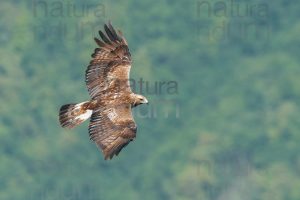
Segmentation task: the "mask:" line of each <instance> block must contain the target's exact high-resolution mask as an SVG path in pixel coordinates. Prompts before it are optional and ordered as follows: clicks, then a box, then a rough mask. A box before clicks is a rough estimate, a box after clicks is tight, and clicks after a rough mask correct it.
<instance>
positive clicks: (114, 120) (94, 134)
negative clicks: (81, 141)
mask: <svg viewBox="0 0 300 200" xmlns="http://www.w3.org/2000/svg"><path fill="white" fill-rule="evenodd" d="M136 131H137V127H136V124H135V122H134V120H133V117H132V114H131V105H130V104H127V103H123V104H119V105H116V106H110V107H109V105H108V106H107V107H106V108H102V109H98V110H95V111H94V112H93V114H92V117H91V122H90V125H89V134H90V139H91V140H93V141H94V142H95V143H96V144H97V146H98V147H99V148H100V149H101V150H102V152H103V154H104V158H105V160H106V159H111V158H112V157H113V156H114V155H118V154H119V153H120V151H121V150H122V149H123V148H124V147H125V146H127V145H128V144H129V142H130V141H132V140H133V139H134V138H135V137H136Z"/></svg>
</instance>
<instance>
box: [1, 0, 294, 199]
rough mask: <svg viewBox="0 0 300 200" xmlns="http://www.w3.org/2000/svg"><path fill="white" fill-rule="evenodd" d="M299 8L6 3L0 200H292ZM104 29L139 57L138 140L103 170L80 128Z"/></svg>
mask: <svg viewBox="0 0 300 200" xmlns="http://www.w3.org/2000/svg"><path fill="white" fill-rule="evenodd" d="M299 10H300V3H299V2H298V1H284V0H273V1H272V2H271V1H259V0H254V1H245V0H243V1H242V0H241V1H237V0H232V1H231V0H228V1H217V0H211V1H202V0H189V1H179V0H172V1H171V0H162V1H156V2H154V1H150V0H145V1H140V0H126V1H121V0H114V1H109V0H105V1H103V0H87V1H79V0H74V1H63V0H51V1H46V0H28V1H20V0H11V1H9V0H4V1H1V2H0V199H1V200H2V199H3V200H24V199H30V200H50V199H59V200H64V199H72V200H82V199H84V200H96V199H97V200H98V199H100V200H111V199H122V200H123V199H124V200H125V199H128V200H140V199H145V200H153V199H172V200H173V199H174V200H177V199H178V200H198V199H199V200H241V199H242V200H270V199H272V200H299V199H300V190H299V188H300V145H299V143H300V108H299V103H300V78H299V76H300V66H299V63H300V57H299V52H300V45H299V43H300V37H299V34H300V21H299ZM109 20H111V22H112V24H113V25H114V26H115V27H116V28H118V29H121V30H122V32H123V33H124V35H125V37H126V39H127V41H128V43H129V47H130V51H131V54H132V57H133V67H132V70H131V77H132V79H131V87H132V89H133V90H134V91H135V92H137V93H142V94H143V95H144V96H146V97H147V98H148V100H149V101H150V105H149V106H146V105H142V106H140V107H139V108H136V109H135V110H134V115H135V120H136V122H137V124H138V133H137V138H136V139H135V141H134V142H132V143H130V145H128V146H127V147H126V148H125V149H123V150H122V152H121V153H120V155H119V156H118V157H115V158H114V159H113V160H110V161H105V160H104V159H103V155H102V153H101V152H100V151H99V150H98V149H97V147H96V145H95V144H93V143H92V142H91V141H90V140H89V135H88V122H85V123H84V124H82V125H81V126H80V127H78V128H76V129H73V130H64V129H62V128H61V127H60V125H59V122H58V110H59V108H60V106H61V105H63V104H66V103H71V102H82V101H86V100H88V99H89V95H88V92H87V90H86V85H85V76H84V73H85V70H86V67H87V65H88V63H89V61H90V59H91V57H90V56H91V54H92V53H93V51H94V48H96V43H95V42H94V40H93V38H94V37H95V36H98V30H100V29H103V24H104V23H106V22H108V21H109Z"/></svg>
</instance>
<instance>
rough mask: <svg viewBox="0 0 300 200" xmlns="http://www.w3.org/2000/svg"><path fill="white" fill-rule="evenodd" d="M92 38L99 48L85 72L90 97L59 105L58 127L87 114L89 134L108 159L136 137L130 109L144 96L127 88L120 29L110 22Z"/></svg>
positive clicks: (126, 62)
mask: <svg viewBox="0 0 300 200" xmlns="http://www.w3.org/2000/svg"><path fill="white" fill-rule="evenodd" d="M104 29H105V32H106V35H105V34H104V33H103V32H102V31H99V35H100V37H101V39H102V40H101V39H98V38H95V41H96V43H97V44H98V46H99V48H96V49H95V51H94V53H93V54H92V58H93V59H92V60H91V61H90V64H89V65H88V67H87V69H86V73H85V81H86V85H87V89H88V91H89V94H90V97H91V100H90V101H85V102H82V103H71V104H66V105H63V106H62V107H61V108H60V112H59V121H60V124H61V126H62V127H66V128H73V127H76V126H77V125H79V124H81V123H82V122H84V121H85V120H87V119H89V118H90V124H89V135H90V139H91V140H92V141H94V142H95V143H96V144H97V146H98V147H99V148H100V149H101V150H102V152H103V154H104V158H105V159H111V158H112V157H113V156H114V155H118V154H119V153H120V151H121V150H122V149H123V148H124V147H125V146H126V145H128V144H129V142H130V141H132V140H133V139H134V138H135V137H136V131H137V126H136V123H135V122H134V119H133V116H132V112H131V109H132V108H133V107H136V106H138V105H140V104H144V103H148V100H147V99H146V98H145V97H144V96H142V95H139V94H134V93H133V92H132V91H131V88H130V84H129V74H130V69H131V55H130V52H129V49H128V45H127V42H126V40H125V38H124V37H123V35H122V33H121V32H120V31H118V33H117V32H116V31H115V29H114V28H113V27H112V25H111V24H110V23H108V25H106V24H105V25H104Z"/></svg>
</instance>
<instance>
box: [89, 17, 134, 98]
mask: <svg viewBox="0 0 300 200" xmlns="http://www.w3.org/2000/svg"><path fill="white" fill-rule="evenodd" d="M104 30H105V32H106V35H105V34H104V33H103V32H102V31H99V35H100V37H101V39H102V40H101V39H98V38H95V41H96V43H97V44H98V45H99V48H96V49H95V51H94V53H93V54H92V58H93V59H92V60H91V61H90V64H89V66H88V67H87V70H86V73H85V77H86V85H87V88H88V91H89V94H90V96H91V97H92V99H97V98H99V97H100V96H101V95H102V94H107V93H109V92H112V91H114V92H115V91H116V90H118V91H119V92H120V91H124V90H129V91H131V90H130V85H129V73H130V68H131V55H130V52H129V49H128V45H127V42H126V39H125V38H124V37H123V35H122V33H121V31H118V33H117V32H116V31H115V29H114V28H113V26H112V25H111V23H110V22H109V23H108V25H106V24H105V25H104Z"/></svg>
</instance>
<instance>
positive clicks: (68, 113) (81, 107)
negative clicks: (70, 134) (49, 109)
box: [59, 101, 93, 128]
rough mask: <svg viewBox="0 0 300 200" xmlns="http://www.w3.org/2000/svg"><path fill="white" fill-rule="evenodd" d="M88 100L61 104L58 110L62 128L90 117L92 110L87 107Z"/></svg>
mask: <svg viewBox="0 0 300 200" xmlns="http://www.w3.org/2000/svg"><path fill="white" fill-rule="evenodd" d="M89 105H90V102H89V101H85V102H82V103H77V104H76V103H70V104H66V105H63V106H62V107H61V108H60V110H59V122H60V125H61V126H62V127H64V128H74V127H75V126H77V125H79V124H81V123H82V122H84V121H85V120H87V119H88V118H90V117H91V115H92V113H93V110H91V109H88V108H89Z"/></svg>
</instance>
